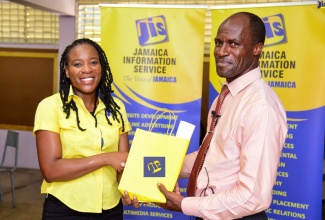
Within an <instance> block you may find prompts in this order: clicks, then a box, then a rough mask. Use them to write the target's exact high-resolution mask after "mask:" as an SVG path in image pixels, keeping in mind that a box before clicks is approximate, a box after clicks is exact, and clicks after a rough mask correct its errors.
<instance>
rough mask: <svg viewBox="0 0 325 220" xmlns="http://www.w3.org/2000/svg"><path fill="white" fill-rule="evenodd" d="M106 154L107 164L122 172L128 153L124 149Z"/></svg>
mask: <svg viewBox="0 0 325 220" xmlns="http://www.w3.org/2000/svg"><path fill="white" fill-rule="evenodd" d="M108 155H109V158H108V163H109V165H110V166H112V167H114V168H115V169H116V170H117V171H119V172H122V171H123V170H124V167H125V164H126V160H127V157H128V155H129V153H128V152H124V151H118V152H111V153H108Z"/></svg>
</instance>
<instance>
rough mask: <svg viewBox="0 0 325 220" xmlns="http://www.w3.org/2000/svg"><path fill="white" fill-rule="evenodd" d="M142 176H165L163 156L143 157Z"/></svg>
mask: <svg viewBox="0 0 325 220" xmlns="http://www.w3.org/2000/svg"><path fill="white" fill-rule="evenodd" d="M143 159H144V163H143V164H144V167H143V171H144V172H143V173H144V177H165V170H166V169H165V157H144V158H143Z"/></svg>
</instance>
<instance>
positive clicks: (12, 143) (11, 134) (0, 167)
mask: <svg viewBox="0 0 325 220" xmlns="http://www.w3.org/2000/svg"><path fill="white" fill-rule="evenodd" d="M18 141H19V133H18V132H15V131H9V130H8V133H7V139H6V144H5V146H4V151H3V155H2V160H1V164H0V173H6V172H8V173H10V178H11V194H12V207H13V208H15V207H16V198H15V184H14V171H15V169H16V167H17V159H18ZM8 147H13V148H14V150H15V155H14V156H15V160H14V162H13V165H10V166H9V165H5V159H6V155H7V153H8V152H7V148H8ZM11 164H12V163H11ZM2 198H3V197H2V190H1V185H0V200H1V201H2Z"/></svg>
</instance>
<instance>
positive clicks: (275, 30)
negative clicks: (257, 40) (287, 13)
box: [263, 14, 287, 46]
mask: <svg viewBox="0 0 325 220" xmlns="http://www.w3.org/2000/svg"><path fill="white" fill-rule="evenodd" d="M263 22H264V26H265V29H266V39H265V46H270V45H276V44H283V43H286V42H287V35H286V31H285V26H284V16H283V15H282V14H276V15H271V16H267V17H264V18H263Z"/></svg>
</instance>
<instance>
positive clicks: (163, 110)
mask: <svg viewBox="0 0 325 220" xmlns="http://www.w3.org/2000/svg"><path fill="white" fill-rule="evenodd" d="M159 112H161V113H160V114H159V116H157V114H158V113H159ZM165 113H168V114H169V116H170V117H169V122H168V129H167V132H166V133H167V134H168V135H171V134H172V133H173V131H174V128H175V125H176V115H175V113H174V112H173V111H171V110H169V109H166V108H163V109H158V110H157V111H156V113H155V114H154V115H153V116H152V118H151V122H150V125H149V128H148V130H149V131H152V129H153V128H154V127H155V124H156V123H157V121H158V119H160V118H161V117H162V116H163V115H164V114H165ZM154 118H156V119H155V120H154ZM172 118H174V119H175V120H174V124H173V125H172V126H171V123H172ZM153 120H154V121H153ZM169 129H171V130H170V132H169Z"/></svg>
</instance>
